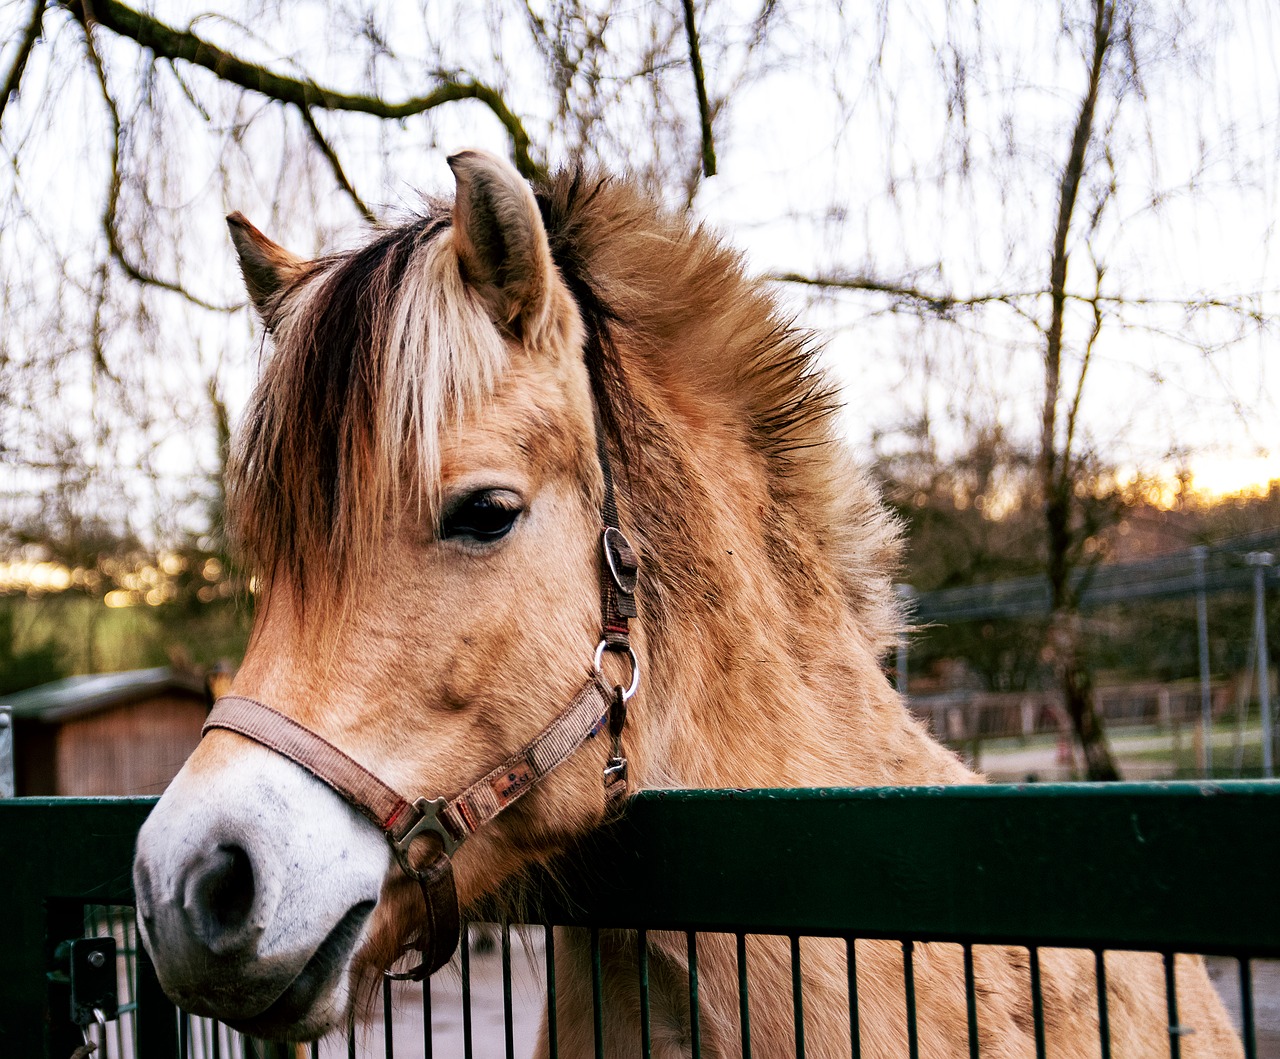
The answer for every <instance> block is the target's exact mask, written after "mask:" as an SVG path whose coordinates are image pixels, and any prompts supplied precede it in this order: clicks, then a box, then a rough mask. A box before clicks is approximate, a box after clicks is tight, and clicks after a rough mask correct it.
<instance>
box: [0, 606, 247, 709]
mask: <svg viewBox="0 0 1280 1059" xmlns="http://www.w3.org/2000/svg"><path fill="white" fill-rule="evenodd" d="M6 631H7V634H6ZM248 632H249V617H248V613H247V610H246V609H245V607H244V606H242V605H240V604H238V603H236V602H234V601H222V600H220V601H216V602H213V603H207V604H197V603H191V604H185V603H182V604H179V603H174V604H165V605H161V606H158V607H148V606H138V607H118V608H112V607H108V606H106V605H105V604H104V603H103V602H102V601H101V600H99V599H93V598H90V597H88V596H84V595H79V594H76V593H71V592H62V593H56V594H52V593H51V594H49V595H45V596H42V597H39V598H35V599H31V598H28V597H26V596H9V597H5V598H0V640H4V641H5V642H4V643H0V692H8V691H17V690H20V689H21V688H24V687H32V686H34V685H36V684H42V683H45V682H47V681H49V680H56V679H58V678H59V677H64V676H70V675H72V674H76V673H105V672H113V671H117V670H123V669H143V668H147V667H149V666H158V665H167V664H170V663H179V664H192V665H212V664H213V663H215V662H218V661H220V660H222V659H224V658H225V659H231V660H234V661H237V662H238V661H239V659H240V657H241V655H242V654H243V653H244V645H245V642H246V639H247V637H248Z"/></svg>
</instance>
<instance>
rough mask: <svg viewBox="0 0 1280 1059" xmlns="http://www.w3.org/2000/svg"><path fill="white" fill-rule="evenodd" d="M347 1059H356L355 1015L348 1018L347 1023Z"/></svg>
mask: <svg viewBox="0 0 1280 1059" xmlns="http://www.w3.org/2000/svg"><path fill="white" fill-rule="evenodd" d="M347 1059H356V1020H355V1015H351V1016H350V1021H349V1022H348V1023H347Z"/></svg>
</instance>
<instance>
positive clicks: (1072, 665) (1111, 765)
mask: <svg viewBox="0 0 1280 1059" xmlns="http://www.w3.org/2000/svg"><path fill="white" fill-rule="evenodd" d="M1083 638H1084V637H1083V630H1082V628H1081V622H1080V613H1079V611H1077V610H1075V609H1074V608H1064V609H1062V610H1058V611H1055V612H1054V614H1053V617H1052V618H1051V620H1050V628H1049V643H1050V652H1051V654H1052V660H1053V668H1054V675H1055V676H1056V677H1057V679H1058V686H1059V687H1060V688H1061V689H1062V699H1063V705H1064V706H1065V707H1066V710H1067V715H1068V716H1069V717H1070V718H1071V727H1072V730H1073V731H1074V733H1075V737H1076V742H1077V743H1079V745H1080V750H1081V752H1082V753H1083V754H1084V765H1085V778H1086V779H1089V780H1105V781H1112V780H1118V779H1120V778H1121V776H1120V770H1119V769H1118V768H1117V767H1116V763H1115V759H1114V758H1113V757H1112V756H1111V748H1110V747H1109V746H1108V745H1107V739H1106V735H1105V733H1104V732H1103V728H1102V719H1101V718H1100V717H1099V716H1098V713H1097V709H1096V706H1095V702H1094V695H1093V674H1092V673H1091V672H1090V671H1089V667H1088V665H1087V664H1086V662H1085V660H1084V650H1083V648H1084V645H1083V642H1082V641H1083Z"/></svg>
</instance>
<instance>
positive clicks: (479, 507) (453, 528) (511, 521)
mask: <svg viewBox="0 0 1280 1059" xmlns="http://www.w3.org/2000/svg"><path fill="white" fill-rule="evenodd" d="M522 510H523V508H522V507H521V506H520V501H519V499H518V498H517V497H516V496H515V495H514V494H512V493H509V492H507V491H506V490H499V489H482V490H480V491H479V492H476V493H471V494H469V495H467V496H465V497H463V498H462V499H461V500H460V501H459V502H458V503H457V504H455V505H454V506H453V507H452V508H451V509H450V510H449V511H448V512H447V513H446V514H445V516H444V518H443V519H442V520H441V522H440V539H441V540H448V539H450V538H454V539H459V538H460V539H463V540H468V539H469V540H472V541H477V542H481V543H488V542H490V541H496V540H501V539H502V538H503V537H505V536H506V535H507V534H508V533H510V532H511V527H512V526H514V525H515V524H516V519H518V518H519V517H520V513H521V511H522Z"/></svg>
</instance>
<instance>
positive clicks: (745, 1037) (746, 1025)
mask: <svg viewBox="0 0 1280 1059" xmlns="http://www.w3.org/2000/svg"><path fill="white" fill-rule="evenodd" d="M737 940H738V1027H739V1031H740V1033H741V1038H742V1059H751V1000H750V998H749V996H748V992H747V936H746V935H745V934H743V933H742V931H738V939H737Z"/></svg>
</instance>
